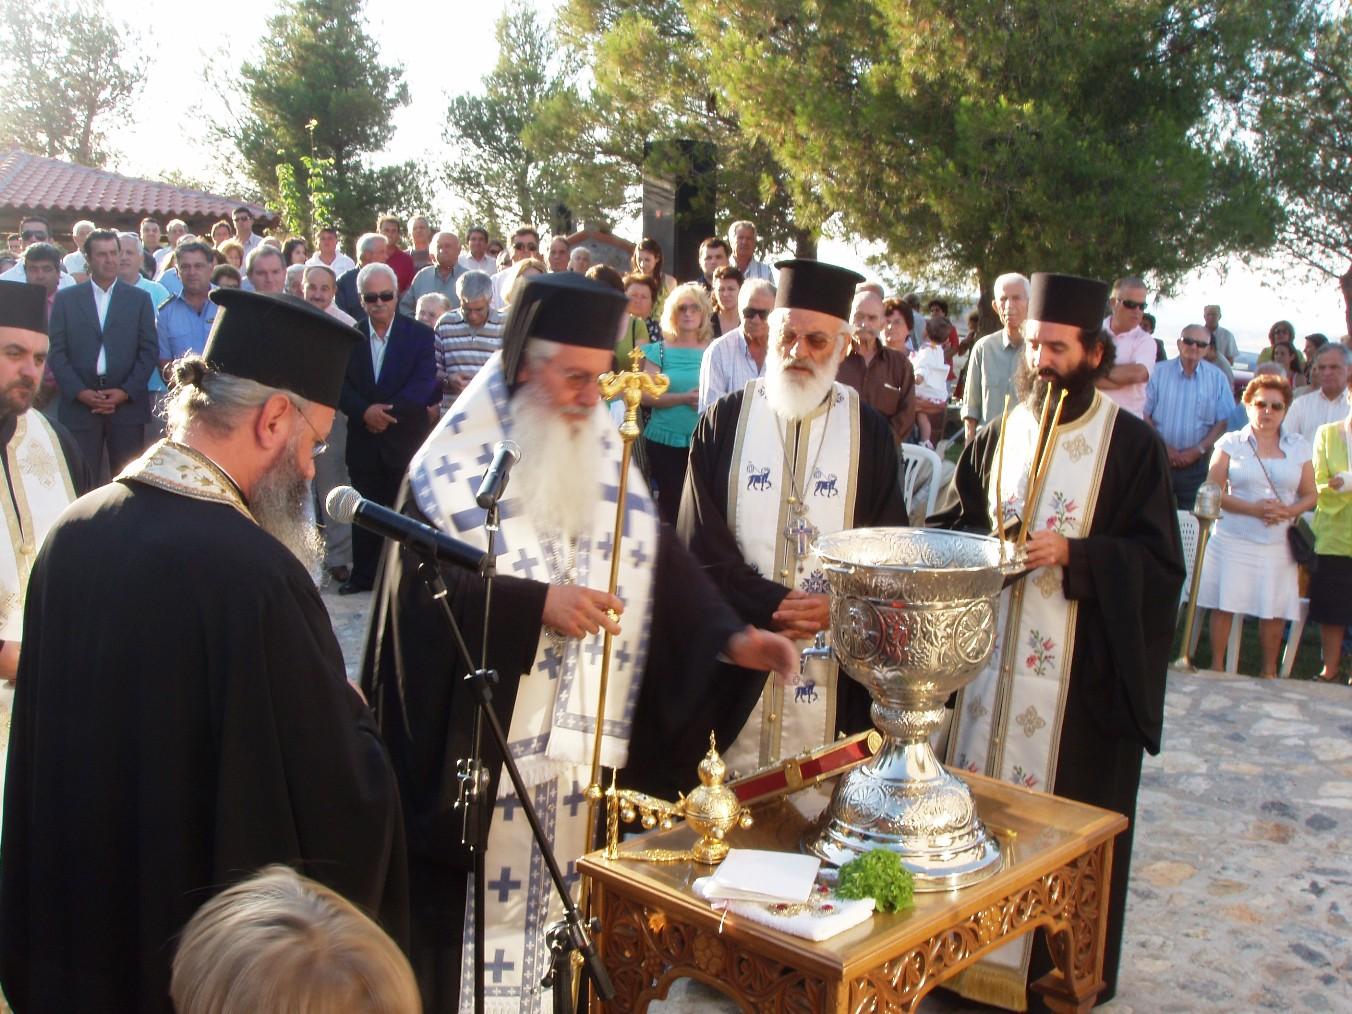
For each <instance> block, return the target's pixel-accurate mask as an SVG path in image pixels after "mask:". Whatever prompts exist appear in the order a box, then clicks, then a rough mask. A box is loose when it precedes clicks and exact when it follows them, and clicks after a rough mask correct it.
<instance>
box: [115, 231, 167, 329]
mask: <svg viewBox="0 0 1352 1014" xmlns="http://www.w3.org/2000/svg"><path fill="white" fill-rule="evenodd" d="M117 238H118V240H119V241H120V243H121V249H120V252H119V253H118V259H117V277H118V278H119V279H121V280H122V281H124V282H126V283H127V284H128V285H130V286H131V287H132V288H135V289H143V290H145V292H146V294H147V295H149V296H150V305H151V306H153V307H154V308H155V312H156V313H157V314H158V313H159V309H160V304H161V303H164V302H166V301H168V299H169V290H168V289H166V288H165V287H164V286H163V285H161V284H160V283H159V282H155V281H151V280H150V279H149V278H147V277H146V276H145V274H144V273H142V271H141V265H142V262H143V261H144V260H145V248H144V247H142V246H141V239H140V237H139V236H137V235H136V233H134V232H120V233H118V234H117Z"/></svg>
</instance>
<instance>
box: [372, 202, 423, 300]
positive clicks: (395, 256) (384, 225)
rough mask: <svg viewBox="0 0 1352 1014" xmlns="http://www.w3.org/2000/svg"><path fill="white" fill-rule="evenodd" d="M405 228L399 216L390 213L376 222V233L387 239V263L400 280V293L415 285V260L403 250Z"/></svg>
mask: <svg viewBox="0 0 1352 1014" xmlns="http://www.w3.org/2000/svg"><path fill="white" fill-rule="evenodd" d="M402 229H403V226H402V225H401V224H400V222H399V217H398V216H397V215H391V214H389V213H388V212H387V213H386V214H384V215H381V216H380V217H379V218H378V219H377V220H376V231H377V232H379V233H380V234H381V235H382V236H384V237H385V243H386V246H385V251H386V252H385V263H386V264H388V265H389V266H390V269H391V270H392V271H393V272H394V276H395V277H396V278H398V279H399V291H400V292H404V291H405V290H406V289H407V288H408V287H409V286H410V285H412V284H413V275H414V274H415V271H414V268H413V258H412V257H410V256H409V255H408V254H407V253H406V252H405V251H404V249H403V245H402V243H401V241H400V234H401V232H402Z"/></svg>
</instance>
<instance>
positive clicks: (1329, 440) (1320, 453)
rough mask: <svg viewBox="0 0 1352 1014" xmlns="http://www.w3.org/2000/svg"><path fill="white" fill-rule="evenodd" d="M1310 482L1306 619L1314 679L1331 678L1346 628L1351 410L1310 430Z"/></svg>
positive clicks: (1351, 546) (1351, 582)
mask: <svg viewBox="0 0 1352 1014" xmlns="http://www.w3.org/2000/svg"><path fill="white" fill-rule="evenodd" d="M1314 483H1315V488H1316V489H1317V490H1318V491H1319V502H1318V504H1317V505H1316V506H1315V509H1314V523H1313V524H1312V525H1311V526H1310V527H1311V528H1313V529H1314V551H1315V553H1316V554H1317V555H1318V557H1319V566H1317V567H1316V568H1315V569H1314V572H1313V573H1312V574H1311V575H1310V617H1309V619H1310V622H1311V623H1317V624H1319V637H1320V640H1321V641H1322V642H1323V645H1324V668H1323V670H1322V671H1321V672H1320V673H1319V678H1320V679H1321V680H1323V681H1324V682H1325V683H1335V682H1338V681H1339V680H1340V676H1339V672H1338V666H1339V663H1340V662H1341V661H1342V653H1343V638H1344V637H1345V636H1346V635H1347V629H1348V627H1352V411H1349V412H1348V415H1347V417H1346V418H1345V419H1343V420H1341V421H1340V422H1332V423H1326V424H1325V425H1323V426H1321V427H1319V430H1318V432H1316V433H1315V437H1314ZM1342 681H1343V682H1346V679H1345V678H1342Z"/></svg>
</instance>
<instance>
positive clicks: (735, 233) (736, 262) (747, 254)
mask: <svg viewBox="0 0 1352 1014" xmlns="http://www.w3.org/2000/svg"><path fill="white" fill-rule="evenodd" d="M728 243H729V245H730V246H731V247H732V264H733V266H735V267H736V268H737V270H738V271H740V272H741V273H742V278H743V280H745V281H748V282H749V281H751V280H752V279H753V278H759V279H760V280H762V281H766V282H772V283H773V282H774V280H775V276H774V275H773V274H772V273H771V271H770V265H768V264H766V263H765V262H764V261H758V260H756V226H755V225H754V224H753V223H751V222H733V223H732V225H730V226H728Z"/></svg>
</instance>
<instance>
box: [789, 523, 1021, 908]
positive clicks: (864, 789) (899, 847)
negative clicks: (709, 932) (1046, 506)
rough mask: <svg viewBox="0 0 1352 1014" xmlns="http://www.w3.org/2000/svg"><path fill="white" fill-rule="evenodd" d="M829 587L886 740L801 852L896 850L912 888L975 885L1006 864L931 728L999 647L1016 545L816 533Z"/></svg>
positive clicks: (918, 533)
mask: <svg viewBox="0 0 1352 1014" xmlns="http://www.w3.org/2000/svg"><path fill="white" fill-rule="evenodd" d="M816 550H817V556H818V558H819V559H820V561H821V565H822V569H823V571H824V572H825V574H826V578H827V581H828V582H829V584H830V589H831V640H832V645H833V650H834V653H835V655H836V658H837V659H838V661H839V662H840V665H841V667H842V668H843V669H844V670H845V672H846V673H848V674H849V676H850V677H851V678H852V679H854V680H856V681H858V682H859V683H862V684H863V685H864V686H865V687H866V688H867V689H868V692H869V694H870V695H871V696H872V698H873V705H872V709H871V713H872V717H873V723H874V725H876V726H877V727H878V730H879V731H880V732H881V733H882V734H883V744H882V747H881V749H879V750H878V752H877V754H875V755H874V756H873V758H872V759H870V760H868V761H866V762H865V763H863V764H862V765H860V766H858V767H856V768H854V769H852V770H851V771H849V772H847V773H846V774H845V775H844V776H843V777H842V778H841V779H840V781H839V782H838V783H837V784H836V788H835V791H834V793H833V795H832V797H831V803H830V805H829V806H828V807H827V809H826V811H825V812H824V813H823V814H822V817H821V819H820V820H819V821H818V822H817V824H816V825H815V826H814V828H813V829H812V830H810V831H809V832H808V833H807V836H806V837H805V838H804V841H803V846H804V848H805V849H806V850H807V851H808V852H810V853H812V854H813V855H816V856H819V857H820V858H821V859H823V860H825V861H826V862H828V863H831V864H834V865H837V866H838V865H841V864H843V863H845V862H848V861H849V860H851V859H853V858H854V857H855V856H858V855H861V854H863V853H865V852H869V851H872V850H873V849H876V848H885V849H888V850H890V851H892V852H895V853H896V854H897V855H898V856H899V857H900V858H901V861H902V864H903V865H904V866H905V867H906V868H907V869H908V870H910V871H911V873H912V874H913V875H914V877H915V889H916V890H917V891H944V890H950V889H953V888H958V887H965V886H967V885H969V884H974V883H977V882H978V881H980V880H983V879H985V878H986V877H988V876H991V875H993V874H994V873H996V872H997V871H998V870H999V869H1000V866H1001V857H1000V848H999V846H998V845H997V843H996V841H995V839H994V838H993V837H992V836H991V834H990V833H989V832H988V831H987V830H986V827H985V825H984V824H982V822H981V821H980V820H979V819H978V817H977V814H976V809H975V806H974V804H973V802H972V794H971V792H970V791H969V790H968V788H967V786H966V785H965V784H964V783H963V782H962V781H961V780H960V779H958V778H956V777H954V776H953V775H951V774H949V773H948V772H947V771H946V770H944V767H943V765H941V764H940V763H939V760H938V758H937V757H935V755H934V751H933V749H931V747H930V736H931V735H932V734H933V733H934V732H935V730H937V729H938V728H940V727H941V726H942V725H943V724H944V722H945V719H946V715H945V709H944V702H945V701H946V700H947V699H948V697H949V695H951V694H952V693H953V692H954V691H956V690H960V689H962V688H963V687H965V686H966V685H967V684H968V683H970V682H971V681H972V680H973V679H975V678H976V676H977V674H978V673H979V672H980V671H981V669H982V668H983V667H984V666H985V664H986V662H987V660H988V659H989V658H990V654H991V650H992V648H993V647H994V645H995V633H996V624H997V606H998V603H999V601H1000V590H1001V588H1002V586H1003V584H1004V581H1005V578H1006V575H1008V574H1010V573H1013V572H1014V571H1015V570H1017V569H1021V568H1016V567H1015V565H1014V563H1013V560H1014V558H1015V552H1014V549H1013V547H1012V545H1010V544H1009V543H1005V544H1004V545H1002V544H1001V543H1000V542H999V540H997V539H995V538H991V537H989V536H982V535H970V534H966V533H962V532H947V531H937V530H934V529H925V528H858V529H854V530H853V531H846V532H839V533H837V534H834V535H827V536H823V537H821V538H820V539H818V540H817V546H816Z"/></svg>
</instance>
